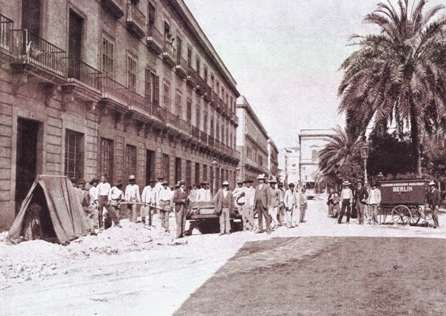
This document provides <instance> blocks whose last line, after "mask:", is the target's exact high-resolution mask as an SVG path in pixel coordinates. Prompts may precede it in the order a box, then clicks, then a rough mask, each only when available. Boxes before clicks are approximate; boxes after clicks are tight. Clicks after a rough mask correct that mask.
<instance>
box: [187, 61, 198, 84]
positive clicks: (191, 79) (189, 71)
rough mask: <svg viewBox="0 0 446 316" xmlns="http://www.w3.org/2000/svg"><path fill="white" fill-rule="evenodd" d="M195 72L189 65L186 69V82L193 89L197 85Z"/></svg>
mask: <svg viewBox="0 0 446 316" xmlns="http://www.w3.org/2000/svg"><path fill="white" fill-rule="evenodd" d="M197 77H198V76H197V72H196V71H195V69H194V68H192V67H191V66H190V65H189V66H188V67H187V82H188V83H189V84H190V85H191V86H193V87H195V86H196V85H197V82H198V81H197V80H198V79H197Z"/></svg>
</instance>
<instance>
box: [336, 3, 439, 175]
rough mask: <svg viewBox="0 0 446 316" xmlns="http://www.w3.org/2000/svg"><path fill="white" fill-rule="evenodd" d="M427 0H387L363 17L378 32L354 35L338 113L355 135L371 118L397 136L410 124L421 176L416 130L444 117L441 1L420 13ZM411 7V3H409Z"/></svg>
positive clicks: (436, 123)
mask: <svg viewBox="0 0 446 316" xmlns="http://www.w3.org/2000/svg"><path fill="white" fill-rule="evenodd" d="M426 2H427V1H426V0H418V1H416V0H414V1H413V2H412V5H411V6H410V5H409V0H399V1H398V6H397V8H395V7H394V6H393V5H392V3H391V1H390V0H387V3H379V4H378V8H377V9H376V10H375V11H373V12H372V13H370V14H368V15H367V16H366V17H365V23H371V24H375V25H377V26H378V27H379V28H380V32H379V34H370V35H366V36H359V35H354V36H353V37H352V40H353V41H354V43H353V44H354V45H358V46H359V49H358V50H357V51H355V52H354V53H352V54H351V55H350V56H349V57H348V58H347V59H346V60H345V61H344V63H343V64H342V65H341V69H342V70H343V71H344V76H343V80H342V82H341V85H340V86H339V90H338V93H339V96H340V97H341V103H340V106H339V110H340V112H341V113H342V112H345V113H346V114H347V115H346V116H347V130H348V131H349V132H350V133H353V134H354V136H358V135H360V134H361V133H364V131H365V129H366V127H367V126H368V125H369V124H370V122H374V123H375V127H376V126H378V125H382V124H384V125H385V126H386V128H387V126H388V124H389V123H391V122H395V124H396V126H397V130H398V132H399V134H400V135H401V134H402V133H403V132H404V130H405V129H407V128H410V134H411V140H412V151H413V156H414V158H415V161H416V166H414V171H415V170H416V172H417V174H418V175H419V176H421V157H420V135H421V134H422V133H423V132H428V133H431V132H435V130H436V129H437V128H438V127H439V126H441V125H443V126H444V124H445V117H446V108H445V105H446V39H445V36H444V33H443V32H444V30H445V25H446V19H445V17H441V18H438V19H435V17H436V16H437V14H438V13H440V12H442V11H443V10H444V6H442V5H438V6H435V7H433V8H432V9H430V10H428V11H427V12H424V7H425V5H426ZM409 6H410V7H409Z"/></svg>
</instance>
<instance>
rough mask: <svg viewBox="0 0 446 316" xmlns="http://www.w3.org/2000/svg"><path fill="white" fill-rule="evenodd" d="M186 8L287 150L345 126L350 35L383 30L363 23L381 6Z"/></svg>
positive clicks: (341, 2)
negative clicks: (344, 66) (341, 92)
mask: <svg viewBox="0 0 446 316" xmlns="http://www.w3.org/2000/svg"><path fill="white" fill-rule="evenodd" d="M185 2H186V4H187V5H188V7H189V9H190V10H191V12H192V13H193V14H194V16H195V18H196V19H197V21H198V23H199V24H200V25H201V27H202V29H203V30H204V32H205V33H206V35H207V37H208V38H209V39H210V41H211V42H212V44H213V45H214V47H215V49H216V50H217V52H218V54H219V55H220V57H221V58H222V60H223V62H224V63H225V64H226V66H227V67H228V68H229V70H230V72H231V73H232V75H233V76H234V78H235V80H236V81H237V87H238V90H239V91H240V93H241V94H242V95H245V96H246V98H247V99H248V101H249V103H250V104H251V106H252V107H253V108H254V110H255V111H256V113H257V115H258V116H259V118H260V120H261V121H262V123H263V125H264V126H265V128H266V130H267V131H268V133H269V135H270V137H272V138H273V140H274V141H275V142H276V144H277V146H278V147H279V148H283V147H290V146H295V145H296V144H297V134H298V132H299V130H301V129H306V128H332V127H334V126H336V125H337V124H341V125H342V124H343V123H344V118H343V116H340V115H338V111H337V108H338V104H339V99H338V97H337V88H338V85H339V82H340V80H341V78H342V72H340V71H338V69H339V66H340V65H341V63H342V62H343V61H344V59H345V58H346V57H348V55H349V54H350V53H351V52H353V50H354V47H351V46H348V45H347V44H348V38H349V36H350V35H352V34H354V33H359V34H367V33H369V32H371V31H374V30H376V29H375V28H373V27H371V26H370V25H365V24H363V22H362V21H363V18H364V16H365V15H366V14H367V13H369V12H371V11H373V10H374V9H375V8H376V4H377V3H378V1H377V0H360V1H358V0H307V1H303V0H185ZM392 2H393V3H394V4H396V0H392ZM438 3H444V4H446V1H441V0H431V1H429V3H428V5H427V8H430V7H432V5H434V4H438Z"/></svg>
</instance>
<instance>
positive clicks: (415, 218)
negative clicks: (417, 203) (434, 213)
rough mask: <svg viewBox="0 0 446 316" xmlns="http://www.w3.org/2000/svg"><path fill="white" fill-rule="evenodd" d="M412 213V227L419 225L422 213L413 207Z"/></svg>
mask: <svg viewBox="0 0 446 316" xmlns="http://www.w3.org/2000/svg"><path fill="white" fill-rule="evenodd" d="M410 212H411V213H412V217H411V218H410V223H409V224H410V226H415V225H416V224H418V222H419V221H420V218H421V212H420V211H419V210H418V209H417V208H416V207H411V208H410Z"/></svg>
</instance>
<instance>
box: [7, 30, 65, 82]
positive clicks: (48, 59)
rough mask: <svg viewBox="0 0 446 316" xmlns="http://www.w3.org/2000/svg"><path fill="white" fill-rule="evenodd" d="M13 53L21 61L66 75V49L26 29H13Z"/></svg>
mask: <svg viewBox="0 0 446 316" xmlns="http://www.w3.org/2000/svg"><path fill="white" fill-rule="evenodd" d="M12 34H13V35H12V36H13V47H12V53H13V55H14V56H15V57H16V58H17V59H18V61H19V62H25V63H30V64H33V65H35V66H37V67H40V68H43V69H46V70H48V71H52V72H54V73H56V74H58V75H61V76H64V69H65V67H64V65H65V64H64V57H65V51H64V50H62V49H61V48H59V47H57V46H56V45H54V44H52V43H50V42H48V41H46V40H44V39H43V38H41V37H39V36H37V35H35V34H33V33H31V32H29V31H28V30H26V29H22V30H12Z"/></svg>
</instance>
